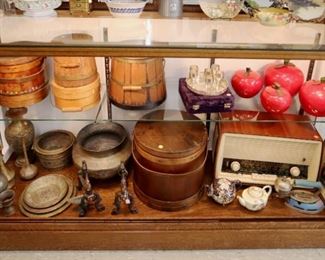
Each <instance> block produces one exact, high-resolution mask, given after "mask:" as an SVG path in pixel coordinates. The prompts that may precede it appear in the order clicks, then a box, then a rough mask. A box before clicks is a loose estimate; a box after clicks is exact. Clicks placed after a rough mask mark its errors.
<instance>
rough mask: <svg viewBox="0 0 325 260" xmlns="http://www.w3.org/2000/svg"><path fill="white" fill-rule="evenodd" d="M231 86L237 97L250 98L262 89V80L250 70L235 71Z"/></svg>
mask: <svg viewBox="0 0 325 260" xmlns="http://www.w3.org/2000/svg"><path fill="white" fill-rule="evenodd" d="M231 85H232V87H233V89H234V90H235V92H236V93H237V95H238V96H240V97H243V98H251V97H254V96H255V95H257V94H258V92H260V90H261V89H262V87H263V78H262V76H261V75H260V74H259V73H257V72H256V71H252V70H251V69H250V68H246V70H237V71H236V72H235V74H234V75H233V76H232V78H231Z"/></svg>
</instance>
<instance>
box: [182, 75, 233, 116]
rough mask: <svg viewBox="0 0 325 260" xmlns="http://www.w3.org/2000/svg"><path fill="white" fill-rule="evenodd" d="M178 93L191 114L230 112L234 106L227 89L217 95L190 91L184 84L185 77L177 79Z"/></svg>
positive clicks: (231, 95)
mask: <svg viewBox="0 0 325 260" xmlns="http://www.w3.org/2000/svg"><path fill="white" fill-rule="evenodd" d="M179 94H180V95H181V98H182V101H183V103H184V105H185V108H186V111H187V112H188V113H192V114H198V113H216V112H230V111H231V110H232V109H233V107H234V99H235V98H234V96H233V94H232V93H231V92H230V90H229V88H228V89H227V91H226V92H225V93H223V94H221V95H219V96H204V95H199V94H196V93H194V92H192V91H191V90H190V89H189V88H188V87H187V84H186V81H185V78H180V79H179Z"/></svg>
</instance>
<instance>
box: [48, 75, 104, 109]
mask: <svg viewBox="0 0 325 260" xmlns="http://www.w3.org/2000/svg"><path fill="white" fill-rule="evenodd" d="M52 90H53V95H54V101H55V106H56V107H58V108H59V109H61V110H62V111H71V112H74V111H84V110H87V109H90V108H92V107H93V106H95V105H96V104H97V103H98V102H99V101H100V80H99V76H98V75H97V78H96V79H95V81H93V82H91V83H90V84H87V85H83V86H80V87H74V88H69V87H63V86H60V85H59V84H57V83H56V82H55V81H53V82H52Z"/></svg>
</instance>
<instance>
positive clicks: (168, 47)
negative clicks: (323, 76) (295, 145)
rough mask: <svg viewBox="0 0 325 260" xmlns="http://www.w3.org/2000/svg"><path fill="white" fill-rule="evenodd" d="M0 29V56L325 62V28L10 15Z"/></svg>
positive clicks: (173, 20) (211, 21)
mask: <svg viewBox="0 0 325 260" xmlns="http://www.w3.org/2000/svg"><path fill="white" fill-rule="evenodd" d="M81 23H82V26H81ZM0 26H1V45H0V46H1V48H0V56H9V55H10V56H20V55H44V56H59V55H63V56H66V55H67V52H68V53H69V55H70V56H81V55H83V56H84V55H88V56H151V57H152V56H161V57H211V56H218V57H224V58H292V59H307V58H308V59H318V60H324V59H325V40H324V37H321V42H320V43H319V44H317V45H315V44H314V40H315V36H316V35H317V34H318V33H321V34H324V29H325V26H324V25H323V24H313V23H290V24H288V25H286V26H280V27H267V26H263V25H261V24H259V23H258V22H254V21H224V20H222V21H220V20H195V19H145V18H140V19H132V20H130V19H118V18H102V17H99V18H71V17H69V18H67V17H51V18H42V19H33V18H28V17H21V16H7V17H2V18H0ZM12 28H15V30H12ZM42 28H44V29H42ZM213 32H215V33H216V36H217V37H216V38H217V39H216V41H212V34H213ZM62 35H64V36H62Z"/></svg>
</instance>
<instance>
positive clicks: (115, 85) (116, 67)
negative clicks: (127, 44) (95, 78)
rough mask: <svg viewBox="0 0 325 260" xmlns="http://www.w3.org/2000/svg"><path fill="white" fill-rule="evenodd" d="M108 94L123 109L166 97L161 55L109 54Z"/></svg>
mask: <svg viewBox="0 0 325 260" xmlns="http://www.w3.org/2000/svg"><path fill="white" fill-rule="evenodd" d="M108 92H109V97H110V99H111V101H112V103H113V104H115V105H116V106H118V107H121V108H125V109H150V108H153V107H155V106H158V105H160V104H161V103H162V102H163V101H164V100H165V99H166V84H165V75H164V60H163V59H162V58H120V57H118V58H112V62H111V77H110V84H109V89H108Z"/></svg>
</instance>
